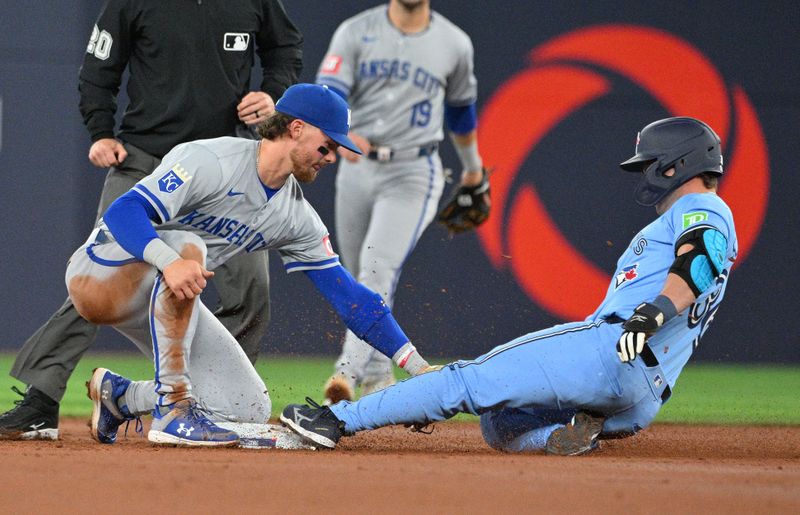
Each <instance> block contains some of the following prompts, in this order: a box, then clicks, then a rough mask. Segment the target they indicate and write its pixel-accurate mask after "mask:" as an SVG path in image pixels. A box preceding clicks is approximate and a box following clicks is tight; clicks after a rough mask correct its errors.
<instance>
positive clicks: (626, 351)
mask: <svg viewBox="0 0 800 515" xmlns="http://www.w3.org/2000/svg"><path fill="white" fill-rule="evenodd" d="M664 321H665V316H664V312H663V311H661V310H660V309H659V308H658V306H656V305H654V304H650V303H649V302H643V303H641V304H639V305H638V306H637V307H636V309H635V310H634V311H633V315H631V317H630V318H629V319H628V320H626V321H625V323H623V324H622V328H623V329H624V330H625V331H624V332H623V333H622V336H620V337H619V341H618V342H617V356H619V360H620V361H622V362H623V363H628V362H629V361H633V360H634V359H636V356H638V355H639V354H640V353H641V352H642V350H643V349H644V344H645V342H646V341H647V339H648V338H649V337H650V336H651V335H652V334H653V333H655V332H656V331H658V329H659V328H660V327H661V326H662V325H664Z"/></svg>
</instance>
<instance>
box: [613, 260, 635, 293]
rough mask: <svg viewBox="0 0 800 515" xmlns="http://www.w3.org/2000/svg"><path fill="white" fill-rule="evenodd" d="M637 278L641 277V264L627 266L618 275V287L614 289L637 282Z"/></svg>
mask: <svg viewBox="0 0 800 515" xmlns="http://www.w3.org/2000/svg"><path fill="white" fill-rule="evenodd" d="M637 277H639V263H636V264H633V265H630V266H626V267H625V268H623V269H622V270H620V271H619V273H618V274H617V275H616V286H614V289H617V288H619V287H620V286H622V285H623V284H625V283H627V282H631V281H633V280H635V279H636V278H637Z"/></svg>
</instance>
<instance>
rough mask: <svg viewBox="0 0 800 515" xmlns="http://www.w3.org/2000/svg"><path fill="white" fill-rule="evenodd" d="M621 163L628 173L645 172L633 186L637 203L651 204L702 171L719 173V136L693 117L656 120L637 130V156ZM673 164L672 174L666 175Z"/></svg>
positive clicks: (720, 152)
mask: <svg viewBox="0 0 800 515" xmlns="http://www.w3.org/2000/svg"><path fill="white" fill-rule="evenodd" d="M620 166H621V167H622V169H623V170H625V171H628V172H644V177H643V178H642V180H641V182H639V184H638V186H636V193H635V196H636V202H638V203H639V204H641V205H643V206H654V205H656V204H658V203H659V202H660V201H661V200H662V199H663V198H664V197H666V196H667V195H668V194H669V193H671V192H672V191H674V190H675V189H677V188H678V186H680V185H681V184H683V183H685V182H686V181H688V180H689V179H691V178H692V177H696V176H698V175H700V174H701V173H703V172H710V173H714V174H717V175H722V150H721V149H720V142H719V136H717V134H716V133H715V132H714V130H713V129H712V128H711V127H709V126H708V125H706V124H705V123H703V122H701V121H700V120H697V119H695V118H689V117H677V118H665V119H663V120H658V121H656V122H653V123H651V124H650V125H648V126H646V127H645V128H644V129H642V130H641V131H640V132H639V136H638V138H637V141H636V155H634V156H633V157H632V158H630V159H628V160H627V161H625V162H624V163H621V164H620ZM673 167H674V168H675V173H674V174H673V175H671V176H669V177H667V176H665V175H664V172H666V171H667V170H669V169H670V168H673Z"/></svg>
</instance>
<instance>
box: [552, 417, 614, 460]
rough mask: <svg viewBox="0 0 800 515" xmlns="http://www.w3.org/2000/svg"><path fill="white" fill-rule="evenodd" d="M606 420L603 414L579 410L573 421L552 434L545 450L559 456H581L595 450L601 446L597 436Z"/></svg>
mask: <svg viewBox="0 0 800 515" xmlns="http://www.w3.org/2000/svg"><path fill="white" fill-rule="evenodd" d="M605 421H606V419H605V417H603V416H600V415H592V414H590V413H586V412H585V411H579V412H578V413H576V414H575V416H574V417H572V422H570V423H569V424H567V425H566V426H564V427H561V428H558V429H556V430H555V431H553V432H552V433H551V434H550V437H549V438H548V439H547V444H546V445H545V448H544V450H545V452H546V453H547V454H555V455H557V456H580V455H581V454H586V453H587V452H590V451H593V450H594V449H596V448H597V447H598V446H599V443H598V442H597V437H598V436H600V432H601V431H603V423H604V422H605Z"/></svg>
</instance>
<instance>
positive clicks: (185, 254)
mask: <svg viewBox="0 0 800 515" xmlns="http://www.w3.org/2000/svg"><path fill="white" fill-rule="evenodd" d="M159 236H160V237H161V239H163V240H164V241H165V242H166V244H167V245H169V246H170V247H172V248H173V249H175V250H176V251H177V252H178V254H180V256H181V257H182V258H183V259H190V260H192V261H196V262H198V263H200V264H201V265H203V266H205V264H206V253H207V248H206V244H205V242H204V241H203V239H202V238H201V237H200V236H198V235H196V234H194V233H191V232H188V231H166V232H164V233H162V234H159Z"/></svg>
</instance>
